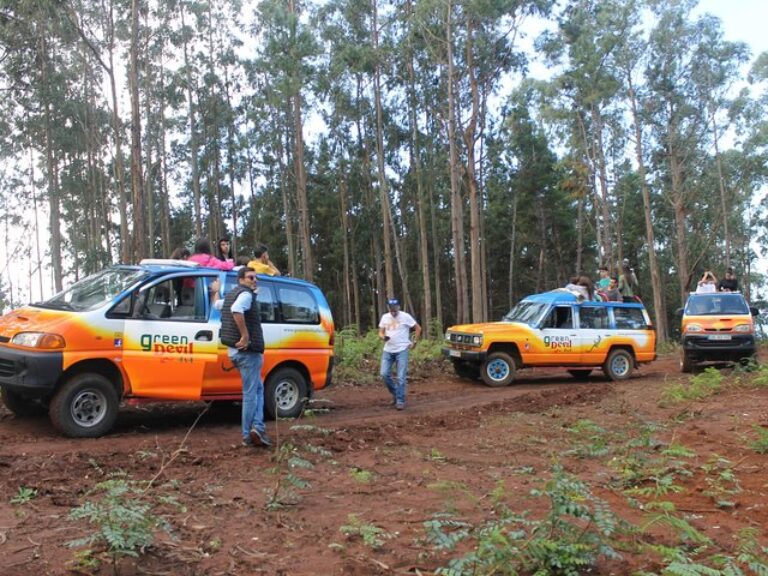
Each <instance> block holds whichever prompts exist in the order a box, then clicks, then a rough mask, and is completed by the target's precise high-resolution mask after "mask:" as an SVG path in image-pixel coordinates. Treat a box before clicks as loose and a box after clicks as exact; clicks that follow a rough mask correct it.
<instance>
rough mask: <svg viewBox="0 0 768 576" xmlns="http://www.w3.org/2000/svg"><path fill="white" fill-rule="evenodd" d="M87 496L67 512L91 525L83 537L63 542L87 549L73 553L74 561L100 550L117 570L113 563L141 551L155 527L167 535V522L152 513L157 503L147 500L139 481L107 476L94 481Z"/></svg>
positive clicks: (153, 534) (73, 517)
mask: <svg viewBox="0 0 768 576" xmlns="http://www.w3.org/2000/svg"><path fill="white" fill-rule="evenodd" d="M87 496H88V498H92V499H88V500H86V501H85V502H84V503H83V504H82V505H80V506H78V507H77V508H75V509H73V510H72V511H71V512H70V514H69V518H70V519H71V520H82V519H85V520H87V521H88V523H89V524H90V525H91V526H93V527H94V531H93V532H91V533H90V534H88V535H87V536H85V537H83V538H78V539H77V540H72V541H70V542H68V543H67V544H68V545H69V546H70V547H73V548H82V547H87V551H85V552H82V551H81V552H79V553H78V554H77V555H76V558H75V561H76V562H78V563H82V562H83V561H84V559H92V557H93V556H94V554H93V553H96V552H99V551H103V552H105V553H106V554H107V555H108V556H109V557H110V558H111V560H112V564H113V570H114V571H115V572H117V568H116V567H117V562H118V561H119V560H120V559H121V558H123V557H125V556H132V557H138V556H139V555H140V554H142V553H143V552H144V551H145V550H146V548H147V547H148V546H149V545H151V544H152V542H153V541H154V538H155V534H156V533H157V532H158V531H159V530H163V531H165V532H167V533H169V534H170V525H169V524H168V523H167V522H166V521H165V520H164V519H163V518H162V517H161V516H159V515H157V514H155V513H154V512H153V509H154V508H155V506H157V505H158V503H156V502H154V501H152V500H150V499H148V497H147V494H146V491H145V488H144V486H143V484H139V483H138V482H133V481H130V480H127V479H125V478H123V477H116V478H110V479H109V480H105V481H104V482H100V483H98V484H96V486H95V487H94V488H93V489H92V490H90V491H89V492H88V494H87Z"/></svg>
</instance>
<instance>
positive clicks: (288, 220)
mask: <svg viewBox="0 0 768 576" xmlns="http://www.w3.org/2000/svg"><path fill="white" fill-rule="evenodd" d="M286 104H287V105H288V108H287V109H286V110H287V111H288V112H290V104H291V102H290V97H289V98H288V101H287V102H286ZM275 116H276V117H277V118H279V116H278V115H277V114H275ZM289 116H290V115H288V116H286V120H287V119H288V117H289ZM275 124H276V126H275V129H276V130H277V131H278V132H277V134H278V135H279V134H280V133H281V132H282V133H284V134H285V138H286V140H288V139H290V130H288V129H287V127H282V126H280V122H279V121H276V122H275ZM277 141H278V158H279V159H280V160H279V162H280V193H281V196H282V199H283V212H284V214H285V238H286V243H287V250H288V272H289V273H290V275H291V276H296V273H297V266H296V247H295V246H294V239H295V238H296V233H295V232H294V230H293V206H292V203H291V197H290V195H291V192H290V188H289V186H288V166H287V160H288V157H287V151H288V150H289V149H290V145H289V144H290V143H289V142H286V144H285V146H283V141H282V139H281V138H280V137H279V136H278V138H277ZM284 159H285V161H284ZM257 241H258V240H257Z"/></svg>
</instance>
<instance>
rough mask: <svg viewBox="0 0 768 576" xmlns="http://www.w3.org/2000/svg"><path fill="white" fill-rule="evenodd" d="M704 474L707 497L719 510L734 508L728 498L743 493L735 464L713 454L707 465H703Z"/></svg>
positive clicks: (733, 504)
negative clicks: (734, 467)
mask: <svg viewBox="0 0 768 576" xmlns="http://www.w3.org/2000/svg"><path fill="white" fill-rule="evenodd" d="M701 470H702V472H704V474H705V477H704V482H705V483H706V484H707V489H706V490H705V491H704V495H705V496H709V497H710V498H712V500H713V501H714V502H715V505H716V506H717V507H718V508H732V507H733V506H735V503H734V502H732V501H730V500H727V499H726V498H727V497H728V496H730V495H732V494H737V493H739V492H741V484H740V483H739V479H738V477H737V476H736V473H735V472H734V469H733V463H732V462H731V461H730V460H728V459H727V458H723V457H722V456H718V455H717V454H713V455H712V456H710V458H709V459H708V460H707V462H706V463H705V464H702V465H701Z"/></svg>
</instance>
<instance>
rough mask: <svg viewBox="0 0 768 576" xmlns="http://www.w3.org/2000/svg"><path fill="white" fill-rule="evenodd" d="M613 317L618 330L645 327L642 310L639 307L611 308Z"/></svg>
mask: <svg viewBox="0 0 768 576" xmlns="http://www.w3.org/2000/svg"><path fill="white" fill-rule="evenodd" d="M613 318H614V320H615V321H616V328H618V329H619V330H642V329H644V328H645V327H646V323H645V318H644V317H643V311H642V310H641V309H640V308H621V307H618V306H617V307H616V308H614V309H613Z"/></svg>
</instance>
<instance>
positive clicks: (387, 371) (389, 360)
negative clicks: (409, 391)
mask: <svg viewBox="0 0 768 576" xmlns="http://www.w3.org/2000/svg"><path fill="white" fill-rule="evenodd" d="M408 352H409V349H408V348H406V349H405V350H402V351H400V352H387V351H386V350H385V351H384V352H382V353H381V377H382V378H384V384H386V385H387V389H388V390H389V392H390V394H392V396H393V397H394V399H395V402H397V403H398V404H405V378H406V375H407V374H408ZM393 364H396V365H397V376H396V377H395V379H394V380H393V379H392V365H393Z"/></svg>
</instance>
